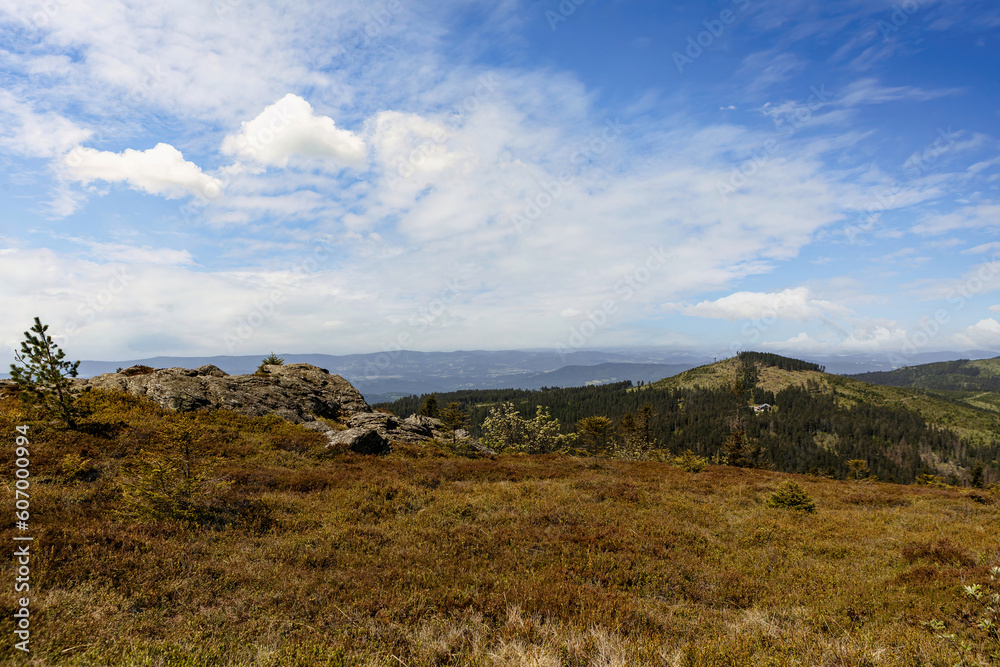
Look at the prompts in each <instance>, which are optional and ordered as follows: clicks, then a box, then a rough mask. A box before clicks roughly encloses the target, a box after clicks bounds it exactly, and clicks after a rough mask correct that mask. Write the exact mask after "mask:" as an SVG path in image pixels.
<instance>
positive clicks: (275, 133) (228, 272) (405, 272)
mask: <svg viewBox="0 0 1000 667" xmlns="http://www.w3.org/2000/svg"><path fill="white" fill-rule="evenodd" d="M998 37H1000V7H998V6H997V5H996V4H995V3H993V2H990V1H988V0H986V1H979V0H947V1H945V0H904V1H897V2H881V1H877V0H838V1H836V2H818V1H802V0H785V1H783V2H780V3H764V2H760V1H759V0H719V1H717V2H703V1H699V2H664V1H659V0H658V1H653V0H648V1H647V0H561V2H560V1H557V0H542V1H537V2H536V1H528V0H491V1H489V2H486V1H479V0H465V1H459V0H436V1H435V2H423V1H413V2H407V1H405V0H386V1H385V2H383V1H382V0H375V1H374V2H372V1H370V0H369V1H353V0H352V1H338V0H328V1H323V2H319V1H316V2H308V1H296V0H285V1H283V2H267V1H258V0H170V1H169V2H164V3H149V2H137V1H132V0H102V1H101V2H96V0H89V1H79V0H75V1H71V0H46V1H44V2H37V1H34V0H0V175H2V177H0V202H2V208H0V212H2V215H0V309H2V312H3V313H4V316H3V318H2V319H0V356H3V357H5V358H4V359H0V361H3V362H5V363H4V366H6V364H7V363H9V362H10V361H12V360H13V353H14V350H15V349H16V348H17V347H18V346H19V344H20V341H21V340H23V332H24V331H25V330H26V329H28V328H29V327H30V326H31V323H32V321H33V318H34V317H36V316H38V317H40V318H41V319H42V321H43V322H45V323H46V324H48V325H49V327H50V328H49V333H50V334H52V335H54V337H55V340H56V342H57V343H59V344H60V345H61V347H62V348H63V349H65V350H66V351H67V353H68V355H69V356H70V358H75V359H105V360H125V359H136V358H144V357H152V356H158V355H180V356H208V355H248V354H262V353H267V352H269V351H271V350H274V351H277V352H282V353H328V354H346V353H368V352H382V351H393V350H397V349H409V350H423V351H450V350H459V349H464V350H472V349H485V350H489V349H550V350H556V351H572V350H582V349H601V348H614V347H630V346H641V347H656V346H659V347H663V348H670V349H677V350H688V351H698V352H703V353H707V354H728V353H734V352H736V351H738V350H746V349H755V350H768V351H775V352H780V353H784V354H789V355H792V356H796V355H797V356H805V357H808V356H810V355H812V356H816V355H841V354H852V355H858V354H863V355H870V356H871V357H872V358H879V359H884V360H887V361H889V362H891V363H892V365H895V366H899V365H905V364H907V363H908V362H910V361H911V360H913V359H915V358H916V357H917V355H919V354H922V353H926V352H932V351H940V350H948V351H956V352H957V353H976V354H979V355H982V354H983V353H989V352H996V353H997V354H1000V238H998V236H997V231H998V227H1000V151H998V148H1000V80H998V78H997V71H1000V40H998Z"/></svg>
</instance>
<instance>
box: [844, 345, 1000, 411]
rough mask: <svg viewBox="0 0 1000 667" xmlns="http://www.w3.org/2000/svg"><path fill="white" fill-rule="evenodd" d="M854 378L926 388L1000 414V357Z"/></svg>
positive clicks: (937, 394) (949, 362) (920, 366)
mask: <svg viewBox="0 0 1000 667" xmlns="http://www.w3.org/2000/svg"><path fill="white" fill-rule="evenodd" d="M850 377H851V378H853V379H855V380H861V381H863V382H868V383H871V384H877V385H884V386H892V387H910V388H915V389H922V390H924V391H926V392H928V393H931V394H933V395H935V396H937V397H939V398H943V399H947V400H951V401H955V402H958V403H964V404H965V405H968V406H970V407H974V408H979V409H983V410H990V411H992V412H1000V357H996V358H993V359H976V360H969V359H959V360H957V361H946V362H939V363H933V364H921V365H918V366H907V367H906V368H898V369H896V370H893V371H885V372H880V373H861V374H856V375H851V376H850Z"/></svg>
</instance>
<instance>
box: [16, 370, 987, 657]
mask: <svg viewBox="0 0 1000 667" xmlns="http://www.w3.org/2000/svg"><path fill="white" fill-rule="evenodd" d="M598 389H601V388H598ZM622 393H626V392H622ZM635 393H637V392H632V394H635ZM80 400H81V405H80V407H81V408H82V411H83V413H84V414H83V417H82V418H81V427H80V430H79V431H76V432H69V431H65V430H62V429H59V428H56V427H54V426H53V425H51V424H49V423H47V422H46V421H45V420H39V419H38V418H37V417H33V416H32V415H31V414H30V413H29V411H27V410H26V409H25V408H24V406H23V405H21V403H20V401H19V400H18V399H16V398H14V397H13V396H12V395H6V396H0V432H2V433H6V434H7V438H8V442H9V443H10V445H11V446H6V447H3V448H2V449H0V465H2V466H3V469H4V470H7V471H11V470H13V469H15V466H16V465H22V464H16V463H15V457H17V456H22V455H23V456H22V457H23V458H26V459H29V460H30V471H31V474H30V478H29V482H30V484H29V487H28V488H29V491H30V502H31V518H30V520H29V523H30V528H29V529H28V530H27V531H25V532H20V533H16V534H17V535H19V536H24V535H29V536H31V537H32V538H33V541H32V542H31V559H30V568H31V575H30V576H31V579H30V584H31V589H30V592H29V593H28V594H29V595H30V629H31V633H32V634H31V642H32V643H31V654H30V657H28V656H24V655H23V654H21V653H20V651H17V650H16V649H15V648H14V642H13V641H12V640H11V639H10V638H11V637H14V629H15V627H14V621H15V619H14V617H13V611H14V609H13V607H12V604H11V603H9V604H8V606H7V613H5V614H3V618H2V619H0V632H3V633H4V634H5V635H6V636H7V637H8V641H5V642H3V643H2V644H0V663H2V664H32V665H40V666H44V665H60V666H63V665H68V666H78V667H83V666H84V665H139V664H143V665H185V666H188V667H201V666H203V665H204V666H208V665H212V666H221V667H251V666H253V667H307V666H308V667H312V666H316V665H319V666H323V665H326V666H346V665H366V666H373V667H374V666H376V665H378V666H380V667H384V666H387V665H409V666H412V667H423V666H431V665H498V666H508V665H509V666H511V667H514V666H519V665H531V664H533V665H568V666H569V665H574V666H581V667H582V666H584V665H689V666H692V667H716V666H718V667H722V666H723V665H759V664H774V665H779V664H780V665H802V666H806V665H820V664H829V665H834V664H843V665H848V664H850V665H862V664H873V665H874V664H877V665H885V666H889V667H892V666H896V665H899V666H903V665H915V664H919V665H951V664H957V663H959V662H960V661H961V660H963V659H965V660H967V661H968V663H967V664H973V665H987V664H989V663H988V661H989V660H990V657H989V656H990V653H991V652H992V653H993V654H994V655H996V651H997V650H1000V646H998V645H997V644H996V643H995V642H991V641H990V640H989V639H988V637H987V636H986V635H985V634H984V633H983V632H982V631H980V630H977V629H976V628H974V627H972V626H971V623H970V618H971V617H970V616H969V613H970V604H969V602H968V600H967V599H966V598H965V597H964V595H963V594H962V589H961V586H962V585H968V584H971V583H981V584H986V585H988V584H989V574H988V569H989V567H991V566H992V565H994V564H998V563H1000V551H998V546H997V542H996V536H995V534H994V531H992V530H991V529H989V527H991V526H995V525H997V523H998V522H1000V504H998V498H1000V497H998V496H997V495H996V493H994V492H991V491H969V490H963V489H954V488H952V489H945V488H933V487H927V486H900V485H891V484H883V483H871V482H843V481H834V480H829V479H823V478H819V477H808V476H791V475H787V474H783V473H778V472H770V471H761V470H741V469H736V468H730V467H726V466H709V468H708V470H707V471H705V472H703V473H700V474H693V473H687V472H684V471H682V470H681V469H680V468H677V467H673V466H670V465H666V464H663V463H656V462H651V461H644V462H634V461H620V460H610V459H606V458H586V457H584V458H581V457H573V456H566V455H545V456H516V455H509V456H492V457H483V456H475V457H473V458H469V457H465V456H460V455H458V454H456V452H454V451H452V450H451V449H450V448H449V447H447V446H445V445H442V444H441V443H434V442H425V443H417V444H406V443H394V445H395V446H394V451H393V453H391V454H389V455H387V456H384V457H373V456H362V455H359V454H355V453H352V452H350V451H347V450H343V449H342V450H331V449H330V448H328V447H327V446H326V440H325V439H324V437H323V435H322V434H320V433H318V432H315V431H311V430H309V429H307V428H305V427H304V426H302V425H298V424H292V423H289V422H286V421H283V420H281V419H278V418H276V417H274V416H251V415H240V414H236V413H233V412H228V411H224V410H223V411H217V410H202V411H196V412H185V413H177V412H171V411H169V410H166V409H164V408H163V407H161V406H160V405H158V404H156V403H154V402H152V401H150V400H146V399H143V398H141V397H136V396H131V395H128V394H123V393H117V392H109V391H105V390H101V389H94V390H92V391H89V392H86V393H85V394H83V395H82V397H81V399H80ZM17 426H21V427H22V429H23V432H26V433H27V436H26V437H25V440H26V441H27V442H26V443H25V442H22V443H21V445H22V446H23V447H24V448H25V449H26V450H28V451H27V452H26V453H25V452H22V453H17V452H16V451H15V447H14V446H13V444H14V439H15V436H16V435H18V432H17V431H15V427H17ZM11 480H12V477H11V476H10V475H8V484H7V489H8V507H13V503H14V499H13V491H12V490H11V487H12V486H13V484H12V482H11ZM788 480H795V481H797V482H798V483H799V484H800V485H801V486H802V487H803V489H804V490H805V492H806V493H807V494H808V495H809V496H810V497H811V498H812V499H813V500H814V501H815V503H816V506H817V507H816V511H815V513H812V514H806V513H799V512H795V511H792V510H789V509H782V508H775V507H769V506H767V504H766V501H767V500H768V498H769V497H770V494H771V493H772V492H774V491H776V490H777V489H778V488H779V487H781V485H782V484H783V483H785V482H786V481H788ZM14 535H15V531H14V529H13V525H12V523H11V522H9V521H8V522H7V523H6V524H5V526H4V527H3V528H2V529H0V539H4V540H6V541H7V543H8V544H15V543H14V542H13V541H12V538H13V536H14ZM7 554H8V555H7V556H6V557H4V559H3V569H4V573H5V576H6V577H7V581H8V582H12V581H13V572H14V568H15V566H17V565H16V559H15V557H14V556H13V548H11V549H9V550H8V552H7ZM18 567H19V566H18ZM932 621H940V622H941V623H943V626H942V627H943V629H944V630H945V631H947V632H952V633H956V634H957V635H958V637H959V638H960V640H961V641H963V642H967V643H969V644H970V645H971V646H973V647H974V648H973V649H970V651H968V652H962V651H961V650H960V649H959V648H958V647H957V646H956V645H955V644H953V643H950V642H948V641H946V640H944V639H941V638H939V637H938V636H937V635H939V634H941V632H940V631H934V630H932V629H930V628H928V627H927V626H926V624H927V623H930V622H932Z"/></svg>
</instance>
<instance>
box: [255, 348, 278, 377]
mask: <svg viewBox="0 0 1000 667" xmlns="http://www.w3.org/2000/svg"><path fill="white" fill-rule="evenodd" d="M284 364H285V360H284V359H282V358H281V357H279V356H278V355H276V354H275V353H274V352H272V353H271V354H269V355H267V356H266V357H264V358H263V359H262V360H261V362H260V366H258V367H257V373H266V372H267V371H265V370H264V366H283V365H284Z"/></svg>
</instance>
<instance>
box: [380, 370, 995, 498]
mask: <svg viewBox="0 0 1000 667" xmlns="http://www.w3.org/2000/svg"><path fill="white" fill-rule="evenodd" d="M776 357H777V355H760V354H752V355H751V354H743V355H740V357H739V358H738V359H733V360H727V361H724V362H718V363H716V364H711V365H709V366H703V367H700V368H697V369H693V370H691V371H687V372H685V373H682V374H680V375H678V376H675V377H673V378H668V379H666V380H663V381H661V382H657V383H654V384H650V385H644V386H642V387H633V386H632V385H631V383H619V384H614V385H605V386H601V387H580V388H567V389H558V388H550V389H544V390H541V391H520V390H486V391H481V390H476V391H462V392H452V393H447V394H440V395H439V396H438V401H439V402H442V403H446V402H456V403H458V404H459V405H461V406H462V408H463V409H464V410H465V411H466V413H467V414H468V415H469V416H470V423H471V430H472V432H473V434H474V435H482V424H483V421H484V420H485V419H486V417H487V415H488V414H489V413H490V410H491V409H493V408H494V407H496V406H497V405H499V404H501V403H507V402H510V403H512V404H513V405H514V406H515V407H516V408H517V409H518V410H519V411H520V414H521V415H522V416H523V417H524V418H526V419H528V418H531V417H532V416H533V415H534V414H535V413H536V410H537V406H542V407H543V408H545V409H546V410H547V411H548V413H549V414H551V416H552V417H553V418H555V419H558V420H559V422H560V425H561V428H562V431H563V432H564V433H567V434H568V433H572V432H574V431H578V432H581V428H580V421H581V420H584V419H586V418H594V417H605V418H607V419H608V420H609V421H610V422H611V423H612V424H613V432H612V434H611V438H612V439H615V438H617V439H619V440H621V439H624V438H625V437H627V434H626V433H625V432H624V430H625V429H623V425H625V426H626V427H627V426H628V425H629V424H630V421H629V420H634V417H635V416H636V415H638V414H640V412H641V411H642V410H643V408H644V407H646V406H648V409H649V410H648V416H649V423H648V430H649V440H650V442H649V443H648V444H649V447H650V449H658V450H663V451H666V452H669V453H670V454H673V455H677V454H680V453H682V452H684V451H685V450H691V451H692V452H694V453H695V454H698V455H701V456H706V457H720V456H723V455H725V454H726V453H727V452H726V443H727V439H728V438H730V436H731V434H732V433H733V431H734V427H733V424H734V420H739V422H740V423H741V424H742V430H743V431H744V434H745V437H746V438H747V439H748V441H749V442H752V443H755V444H756V445H758V446H759V447H760V448H761V449H762V452H761V455H762V460H761V464H763V465H766V466H770V467H773V468H774V469H776V470H781V471H785V472H813V473H820V474H824V475H828V476H833V477H837V478H841V479H843V478H846V477H848V476H849V475H852V474H853V473H852V470H851V468H850V467H849V466H848V461H858V460H860V461H863V462H864V463H865V465H866V466H867V469H868V470H869V471H870V473H871V474H874V475H877V476H878V477H879V478H880V479H884V480H892V481H897V482H901V483H912V482H914V481H916V480H918V479H920V478H921V475H927V474H931V475H937V476H940V477H941V478H943V479H949V480H950V481H951V482H953V483H970V482H971V480H972V470H973V469H974V468H975V467H976V465H977V463H980V462H981V463H982V464H983V468H984V471H985V473H984V474H985V478H984V479H985V481H986V482H990V481H995V480H996V479H998V478H1000V469H998V458H1000V420H998V419H997V417H996V415H994V414H991V413H990V412H988V411H985V410H977V409H974V408H971V407H969V406H964V405H958V404H955V403H952V402H949V401H947V400H943V399H939V398H935V397H933V396H927V395H923V394H920V392H915V391H912V390H901V389H892V388H882V387H877V386H872V385H867V384H865V383H862V382H858V381H854V380H849V379H846V378H842V377H839V376H833V375H828V374H825V373H823V372H821V371H820V370H819V367H817V366H815V365H814V364H808V363H807V362H798V361H797V360H790V359H785V358H781V357H777V358H776ZM747 364H750V365H752V367H753V368H754V369H755V370H754V374H755V375H754V377H753V378H739V377H738V366H741V365H743V366H745V365H747ZM737 379H741V381H743V382H744V383H747V384H750V383H752V384H753V385H754V386H748V387H746V392H745V396H744V397H743V398H741V399H739V400H734V392H733V383H734V382H735V381H736V380H737ZM421 401H422V398H421V397H410V398H407V399H402V400H400V401H396V402H394V403H390V404H385V405H384V406H382V407H384V408H387V409H390V410H391V411H393V412H395V413H396V414H399V415H406V414H410V413H411V412H414V411H416V410H417V408H418V407H419V405H420V403H421ZM765 403H766V404H769V406H770V407H771V409H770V410H761V411H760V412H755V411H754V409H753V406H755V405H761V404H765ZM581 435H583V433H582V432H581ZM581 439H583V438H581ZM578 445H581V446H582V445H583V443H580V442H578Z"/></svg>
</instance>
